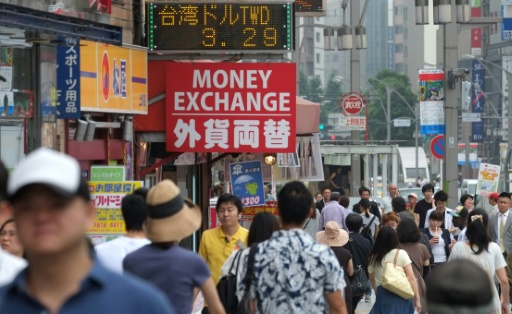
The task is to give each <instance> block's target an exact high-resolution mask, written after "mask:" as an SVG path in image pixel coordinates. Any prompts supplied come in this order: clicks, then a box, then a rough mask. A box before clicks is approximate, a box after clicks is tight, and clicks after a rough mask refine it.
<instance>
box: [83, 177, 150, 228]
mask: <svg viewBox="0 0 512 314" xmlns="http://www.w3.org/2000/svg"><path fill="white" fill-rule="evenodd" d="M87 185H88V187H89V192H90V193H91V198H92V200H93V201H94V206H95V208H96V215H95V217H94V223H93V225H92V227H91V228H90V229H89V230H87V234H100V235H108V234H124V233H125V232H126V230H125V225H124V219H123V214H122V213H121V201H122V200H123V198H124V197H125V195H127V194H131V193H132V192H133V191H135V190H136V189H138V188H140V187H142V186H143V184H142V181H121V182H108V181H89V182H87Z"/></svg>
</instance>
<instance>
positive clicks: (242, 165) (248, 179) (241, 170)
mask: <svg viewBox="0 0 512 314" xmlns="http://www.w3.org/2000/svg"><path fill="white" fill-rule="evenodd" d="M229 176H230V178H231V190H232V191H233V194H234V195H236V196H238V197H240V200H241V201H242V205H244V207H248V206H257V205H264V204H265V190H264V187H263V171H262V167H261V161H246V162H237V163H232V164H229Z"/></svg>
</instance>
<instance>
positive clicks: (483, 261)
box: [448, 241, 507, 313]
mask: <svg viewBox="0 0 512 314" xmlns="http://www.w3.org/2000/svg"><path fill="white" fill-rule="evenodd" d="M455 259H469V260H470V261H473V262H474V263H476V264H477V265H478V266H480V267H482V269H483V270H485V272H486V273H487V275H488V276H489V281H490V282H491V285H492V286H493V289H494V292H493V293H494V308H495V310H497V312H496V313H500V297H499V295H498V290H496V285H495V284H494V276H495V275H496V270H497V269H501V268H505V267H506V266H507V262H506V261H505V258H504V257H503V253H502V252H501V249H500V246H499V245H498V244H496V243H494V242H491V243H489V247H488V251H486V250H484V251H483V252H482V253H480V254H479V255H476V254H473V253H472V251H471V249H470V247H469V244H468V242H466V241H464V242H457V243H455V244H454V245H453V247H452V252H451V253H450V258H449V259H448V261H452V260H455Z"/></svg>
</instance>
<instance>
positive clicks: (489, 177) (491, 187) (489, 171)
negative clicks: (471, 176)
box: [476, 163, 501, 196]
mask: <svg viewBox="0 0 512 314" xmlns="http://www.w3.org/2000/svg"><path fill="white" fill-rule="evenodd" d="M500 172H501V167H500V166H498V165H491V164H486V163H481V164H480V168H479V169H478V183H477V185H476V194H479V195H484V196H487V195H489V194H491V193H493V192H498V184H499V181H500Z"/></svg>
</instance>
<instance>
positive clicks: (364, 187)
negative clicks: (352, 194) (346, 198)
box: [359, 186, 371, 196]
mask: <svg viewBox="0 0 512 314" xmlns="http://www.w3.org/2000/svg"><path fill="white" fill-rule="evenodd" d="M365 191H366V192H368V193H370V194H371V191H370V189H369V188H367V187H366V186H362V187H360V188H359V196H361V195H363V192H365Z"/></svg>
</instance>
